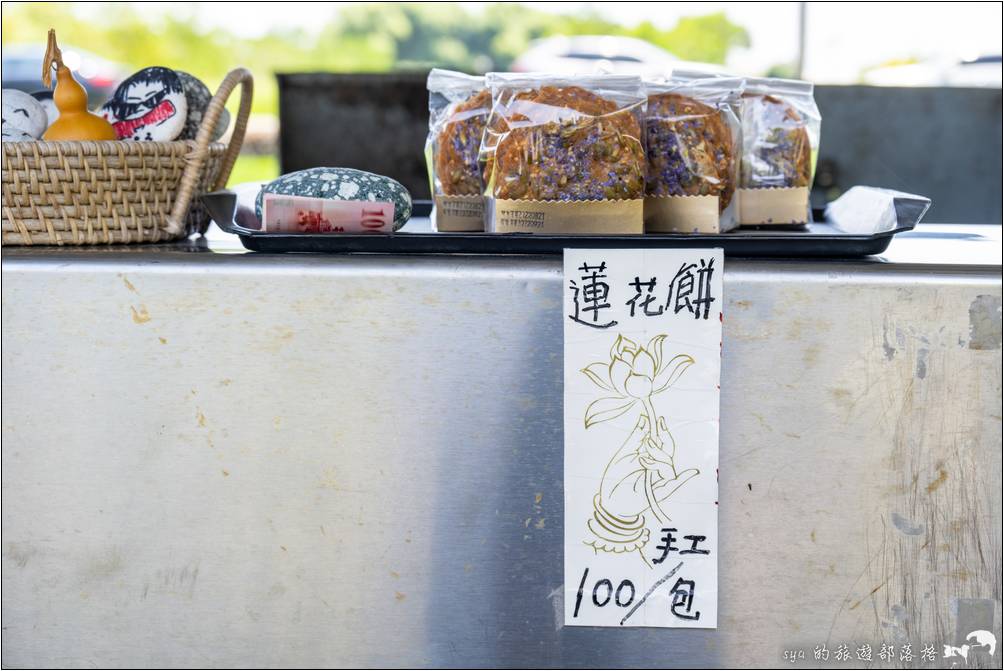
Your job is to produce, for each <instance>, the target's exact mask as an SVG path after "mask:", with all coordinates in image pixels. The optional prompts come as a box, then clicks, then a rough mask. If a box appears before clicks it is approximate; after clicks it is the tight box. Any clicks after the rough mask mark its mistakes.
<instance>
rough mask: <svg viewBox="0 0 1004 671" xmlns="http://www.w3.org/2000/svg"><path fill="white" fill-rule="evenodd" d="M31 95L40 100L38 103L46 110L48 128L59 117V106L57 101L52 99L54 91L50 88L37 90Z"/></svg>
mask: <svg viewBox="0 0 1004 671" xmlns="http://www.w3.org/2000/svg"><path fill="white" fill-rule="evenodd" d="M31 97H32V98H34V99H35V100H37V101H38V104H40V105H41V106H42V109H44V110H45V116H46V119H47V123H46V126H45V127H46V129H48V128H49V126H51V125H52V124H53V122H55V121H56V119H58V118H59V108H58V107H56V101H55V100H53V99H52V91H50V90H49V89H42V90H41V91H35V92H34V93H32V94H31Z"/></svg>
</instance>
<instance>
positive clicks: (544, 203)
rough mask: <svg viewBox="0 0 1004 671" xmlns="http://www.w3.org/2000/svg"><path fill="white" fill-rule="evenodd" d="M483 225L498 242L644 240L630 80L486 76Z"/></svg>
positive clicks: (636, 106)
mask: <svg viewBox="0 0 1004 671" xmlns="http://www.w3.org/2000/svg"><path fill="white" fill-rule="evenodd" d="M487 82H488V85H489V87H490V88H491V92H492V111H491V114H490V116H489V120H488V125H487V127H486V129H485V135H484V140H483V142H482V147H481V157H482V160H483V161H484V162H485V177H486V191H485V193H486V195H487V196H488V201H487V203H486V207H487V216H486V225H487V227H488V230H490V231H493V232H498V233H511V232H521V233H549V234H576V233H579V234H606V233H609V234H615V233H620V234H623V233H641V232H642V231H643V220H642V205H643V198H644V194H645V152H644V148H643V134H642V126H641V122H642V120H643V119H642V115H643V114H644V110H645V94H644V89H643V86H642V81H641V78H639V77H637V76H633V75H613V74H597V75H546V74H532V73H531V74H524V73H490V74H489V75H488V76H487Z"/></svg>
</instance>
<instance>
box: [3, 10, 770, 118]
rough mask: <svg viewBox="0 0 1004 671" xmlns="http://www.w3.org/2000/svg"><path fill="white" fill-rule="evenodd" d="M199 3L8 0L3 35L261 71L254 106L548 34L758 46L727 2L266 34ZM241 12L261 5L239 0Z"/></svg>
mask: <svg viewBox="0 0 1004 671" xmlns="http://www.w3.org/2000/svg"><path fill="white" fill-rule="evenodd" d="M195 11H196V10H195V9H194V8H193V7H192V6H191V5H186V4H184V3H179V5H178V11H176V12H172V13H171V14H164V13H158V14H157V15H156V16H157V19H156V20H155V21H151V20H150V19H148V18H145V17H144V16H142V15H141V13H140V9H139V8H137V7H135V6H133V5H131V4H128V3H122V4H113V3H97V4H90V5H83V4H82V3H7V2H5V3H4V6H3V43H4V44H5V45H6V44H10V43H23V42H39V43H42V42H44V41H45V35H46V31H47V30H48V29H49V28H55V29H56V31H57V34H58V35H59V38H60V41H61V42H62V43H64V44H69V45H74V46H77V47H79V48H82V49H86V50H88V51H90V52H92V53H95V54H97V55H98V56H101V57H103V58H107V59H110V60H113V61H118V62H120V63H122V64H124V65H125V66H126V67H127V69H130V70H134V69H139V68H141V67H146V66H150V65H166V66H168V67H172V68H176V69H180V70H185V71H187V72H190V73H192V74H194V75H196V76H197V77H200V78H201V79H203V80H204V81H205V82H206V83H207V84H208V85H209V86H210V88H212V87H214V86H215V85H216V83H218V82H219V81H220V80H221V79H222V78H223V75H225V74H226V72H227V71H228V70H229V69H231V68H232V67H234V66H237V65H244V66H246V67H248V68H250V69H251V71H252V72H253V73H254V74H255V99H254V111H255V112H257V113H268V114H275V113H276V112H277V109H278V101H277V91H276V84H275V78H274V77H272V74H273V73H275V72H294V71H300V72H302V71H320V70H325V71H334V72H387V71H390V70H422V69H428V68H429V67H431V66H440V67H449V68H453V69H458V70H465V71H468V72H484V71H488V70H493V69H494V70H504V69H506V68H507V67H508V65H509V64H510V63H511V62H512V61H513V59H515V58H516V57H517V56H519V54H520V53H522V52H523V51H524V50H525V49H526V48H527V45H528V44H529V43H530V41H531V40H533V39H536V38H539V37H546V36H549V35H598V34H602V35H626V36H633V37H638V38H641V39H644V40H647V41H649V42H652V43H653V44H655V45H657V46H660V47H663V48H664V49H667V50H669V51H670V52H672V53H673V54H675V55H676V56H678V57H680V58H683V59H685V60H691V61H702V62H707V63H724V62H725V57H726V55H727V54H728V51H729V49H732V48H733V47H746V46H749V44H750V41H749V35H748V33H747V32H746V30H745V29H744V28H742V27H741V26H738V25H736V24H734V23H732V22H731V21H729V20H728V18H726V16H725V14H724V13H716V14H709V15H707V16H698V17H689V18H684V19H681V20H680V21H679V22H678V23H677V25H676V26H674V27H673V28H671V29H669V30H663V29H660V28H658V27H656V26H655V25H653V24H652V23H650V22H643V23H640V24H638V25H635V26H622V25H618V24H615V23H611V22H610V21H607V20H606V19H603V18H601V17H600V16H599V15H597V14H588V13H587V14H584V15H578V16H572V15H555V14H550V13H545V12H541V11H538V10H535V9H532V8H529V7H526V6H521V5H514V4H502V3H498V4H491V5H487V6H486V7H484V9H483V11H469V10H467V9H466V8H465V7H463V6H461V5H459V4H454V3H420V4H405V3H379V4H365V5H364V4H360V5H348V6H345V7H343V8H341V9H340V11H339V12H338V13H337V15H335V17H334V18H333V19H331V20H329V21H328V22H327V25H325V26H324V27H323V28H322V29H321V30H320V31H319V32H311V33H308V32H305V31H301V30H292V31H290V30H272V31H269V32H267V33H266V34H265V35H263V36H261V37H256V38H250V39H248V38H240V37H237V36H235V35H233V34H230V33H228V32H226V31H221V30H213V31H211V32H203V31H201V30H200V29H199V28H198V21H196V20H195V18H196V17H195V16H194V14H193V12H195ZM235 11H251V12H253V11H254V6H253V5H245V6H243V7H240V6H237V5H235Z"/></svg>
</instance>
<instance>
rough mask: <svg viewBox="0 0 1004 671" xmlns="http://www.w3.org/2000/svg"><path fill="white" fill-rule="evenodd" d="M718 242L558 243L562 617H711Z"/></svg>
mask: <svg viewBox="0 0 1004 671" xmlns="http://www.w3.org/2000/svg"><path fill="white" fill-rule="evenodd" d="M722 265H723V257H722V251H721V250H720V249H650V250H640V249H639V250H629V249H621V250H612V249H605V250H588V249H566V250H565V277H564V313H563V314H564V322H565V588H564V589H565V595H564V596H565V598H564V602H565V624H567V625H588V626H606V627H620V626H623V627H710V628H714V627H716V626H717V619H718V570H717V565H718V397H719V386H718V385H719V376H720V371H721V338H722V321H721V312H722V305H723V303H724V301H723V298H722Z"/></svg>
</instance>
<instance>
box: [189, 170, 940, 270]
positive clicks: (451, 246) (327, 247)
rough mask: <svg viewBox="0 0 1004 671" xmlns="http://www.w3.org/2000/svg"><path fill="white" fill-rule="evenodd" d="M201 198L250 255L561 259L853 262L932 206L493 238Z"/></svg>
mask: <svg viewBox="0 0 1004 671" xmlns="http://www.w3.org/2000/svg"><path fill="white" fill-rule="evenodd" d="M202 198H203V201H204V202H205V204H206V207H207V208H208V209H209V211H210V213H211V214H212V215H213V218H214V220H215V221H216V223H217V224H218V225H219V226H220V228H222V229H223V230H225V231H227V232H229V233H234V234H236V235H239V236H240V239H241V243H242V244H243V245H244V247H246V248H247V249H250V250H252V251H256V252H269V253H285V252H323V253H370V254H560V253H561V251H562V250H563V249H566V248H569V247H585V248H623V247H632V248H635V247H653V248H660V247H678V248H680V247H720V248H722V249H723V250H724V252H725V254H726V255H727V256H745V257H751V256H769V257H837V258H846V257H860V256H868V255H871V254H881V253H882V252H884V251H885V250H886V248H887V247H888V246H889V242H890V241H891V240H892V236H893V235H895V234H896V233H900V232H902V231H908V230H911V229H913V228H914V226H916V225H917V223H918V222H919V221H920V219H921V217H923V216H924V213H925V212H926V211H927V209H928V208H929V207H930V205H931V201H930V199H928V198H925V197H923V196H915V195H911V194H907V193H901V192H898V191H889V190H886V189H877V188H873V187H861V186H858V187H854V188H853V189H851V190H849V191H848V192H847V193H845V194H844V195H843V196H841V197H840V198H839V199H837V200H836V201H834V202H832V203H830V205H829V206H827V208H826V210H825V211H824V212H823V213H822V216H821V217H820V220H819V221H815V222H813V223H810V224H808V225H806V226H804V227H798V228H791V227H787V228H780V227H761V228H741V229H737V230H735V231H732V232H729V233H724V234H720V235H708V234H673V233H650V234H645V235H581V236H571V235H532V234H522V233H515V234H505V235H497V234H489V233H436V232H433V231H431V230H429V229H425V230H420V229H418V226H415V225H413V223H412V222H409V224H408V225H406V226H405V228H404V229H402V230H401V231H399V232H397V233H394V234H392V235H379V234H370V235H348V234H334V235H332V234H305V233H296V234H288V233H264V232H261V231H256V230H253V229H250V228H246V227H243V226H241V225H239V224H237V223H236V222H235V221H234V213H235V211H236V207H237V198H236V194H234V193H233V192H229V191H221V192H216V193H212V194H207V195H205V196H203V197H202ZM409 229H411V230H409ZM416 229H418V230H416Z"/></svg>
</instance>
